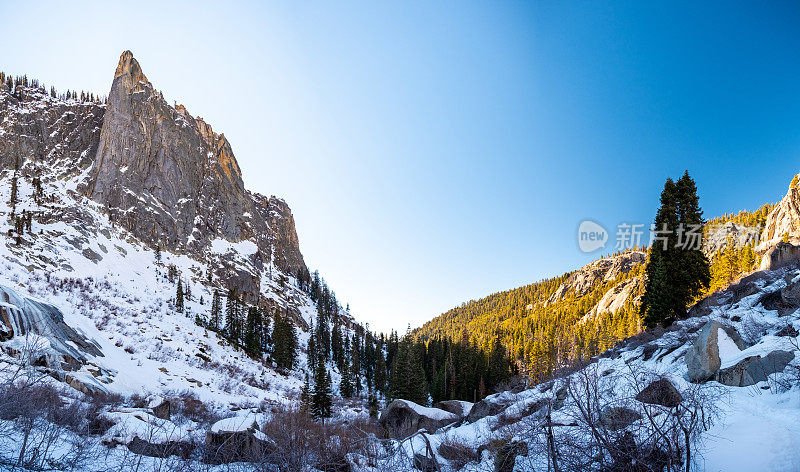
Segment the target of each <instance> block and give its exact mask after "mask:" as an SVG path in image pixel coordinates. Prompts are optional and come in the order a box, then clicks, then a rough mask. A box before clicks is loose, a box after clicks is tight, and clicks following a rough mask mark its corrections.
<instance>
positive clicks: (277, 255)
mask: <svg viewBox="0 0 800 472" xmlns="http://www.w3.org/2000/svg"><path fill="white" fill-rule="evenodd" d="M83 193H84V194H85V195H86V196H88V197H90V198H92V199H93V200H95V201H97V202H99V203H100V204H102V205H103V206H104V207H105V208H106V210H107V212H108V213H109V216H110V217H111V219H112V220H113V221H115V222H118V223H119V224H121V225H122V226H123V227H124V228H126V229H127V230H128V231H130V232H131V233H133V234H134V235H135V236H136V237H138V238H139V239H141V240H142V241H144V242H146V243H147V244H149V245H151V246H160V247H162V248H163V249H167V250H170V251H176V252H186V253H190V254H192V255H194V256H197V257H198V258H200V259H205V258H206V257H212V256H211V254H217V253H215V252H214V251H212V250H211V249H212V247H213V245H212V243H213V242H214V241H215V240H220V239H221V240H224V241H227V242H229V243H238V242H243V241H249V243H248V244H252V243H254V244H255V246H256V247H257V250H255V251H250V252H248V253H247V254H244V255H242V254H239V255H238V256H243V257H244V258H245V259H246V261H239V262H234V261H232V260H220V261H216V263H215V265H216V266H218V268H219V275H220V277H223V278H224V279H225V282H230V283H235V284H236V285H237V286H238V287H239V288H240V290H241V291H243V292H244V293H246V294H250V295H252V296H256V295H257V294H258V290H259V285H260V282H259V278H260V274H261V273H262V269H263V268H264V267H265V266H266V265H267V264H269V263H270V262H274V263H275V265H276V266H277V267H278V268H279V269H281V270H283V271H285V272H287V273H290V274H296V273H297V270H298V269H300V268H304V267H305V265H304V264H303V259H302V256H301V255H300V253H299V248H298V245H297V241H296V238H297V237H296V234H295V233H294V223H293V220H291V219H289V218H283V219H282V220H281V221H280V223H281V224H277V225H271V224H270V218H269V214H267V215H265V214H264V212H263V208H262V205H261V204H259V203H257V202H256V201H255V200H254V199H253V197H252V196H251V194H250V193H249V192H247V190H246V189H245V188H244V182H243V180H242V173H241V170H240V168H239V165H238V163H237V162H236V158H235V156H234V154H233V149H232V147H231V144H230V142H229V141H228V140H227V139H226V138H225V136H224V135H223V134H217V133H216V132H214V130H213V129H212V127H211V125H210V124H208V123H207V122H206V121H205V120H203V119H202V118H200V117H196V118H195V117H193V116H192V115H191V114H190V113H189V111H188V110H187V108H186V107H185V106H183V105H176V106H175V107H172V106H170V105H169V104H168V103H167V102H166V101H165V100H164V98H163V97H162V95H161V94H160V93H158V92H157V91H156V90H155V89H154V88H153V86H152V85H151V84H150V82H148V81H147V78H146V77H145V75H144V73H143V72H142V69H141V67H140V66H139V63H138V62H137V61H136V59H134V58H133V55H132V54H131V53H130V51H126V52H124V53H123V54H122V56H121V58H120V63H119V65H118V66H117V70H116V73H115V76H114V82H113V84H112V87H111V93H110V94H109V97H108V106H107V110H106V113H105V118H104V120H103V126H102V131H101V133H100V143H99V145H98V147H97V154H96V157H95V165H94V168H93V172H92V175H91V176H90V178H89V179H88V182H87V183H86V185H85V188H84V191H83ZM289 214H291V213H289ZM284 223H285V224H291V225H292V227H291V228H285V227H282V226H281V225H282V224H284ZM290 235H291V236H293V237H287V236H290ZM287 244H288V245H287ZM217 255H218V254H217ZM214 257H216V255H215V256H214Z"/></svg>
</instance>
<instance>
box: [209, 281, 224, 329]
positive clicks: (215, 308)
mask: <svg viewBox="0 0 800 472" xmlns="http://www.w3.org/2000/svg"><path fill="white" fill-rule="evenodd" d="M221 314H222V297H220V295H219V290H214V295H213V297H212V298H211V315H210V316H209V320H208V325H209V328H211V329H213V330H215V331H219V321H220V315H221Z"/></svg>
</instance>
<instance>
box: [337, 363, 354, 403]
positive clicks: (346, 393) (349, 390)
mask: <svg viewBox="0 0 800 472" xmlns="http://www.w3.org/2000/svg"><path fill="white" fill-rule="evenodd" d="M340 372H341V374H342V380H341V381H340V382H339V393H340V394H341V395H342V398H350V397H352V396H353V393H354V392H353V391H354V386H353V383H354V382H353V378H352V373H353V372H352V369H351V368H350V367H349V366H346V367H344V368H343V369H342V370H341V371H340Z"/></svg>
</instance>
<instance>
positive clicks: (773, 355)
mask: <svg viewBox="0 0 800 472" xmlns="http://www.w3.org/2000/svg"><path fill="white" fill-rule="evenodd" d="M793 359H794V353H792V352H789V351H772V352H770V353H769V354H767V355H766V356H765V357H761V356H750V357H747V358H745V359H743V360H741V361H739V362H737V363H736V364H735V365H733V366H730V367H727V368H724V369H721V370H720V371H719V372H717V374H716V381H717V382H719V383H721V384H723V385H728V386H731V387H749V386H750V385H755V384H757V383H759V382H763V381H765V380H767V376H769V375H770V374H774V373H776V372H783V369H785V368H786V366H787V365H789V363H790V362H791V361H792V360H793Z"/></svg>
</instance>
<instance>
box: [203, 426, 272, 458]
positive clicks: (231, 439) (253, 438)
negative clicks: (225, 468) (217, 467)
mask: <svg viewBox="0 0 800 472" xmlns="http://www.w3.org/2000/svg"><path fill="white" fill-rule="evenodd" d="M274 451H275V444H274V442H273V441H272V440H271V439H269V438H268V437H267V435H265V434H264V433H262V432H261V431H259V430H258V424H257V423H256V420H255V418H253V417H247V416H237V417H233V418H226V419H224V420H220V421H217V422H216V423H214V425H213V426H212V427H211V430H210V431H209V432H208V433H207V434H206V448H205V453H204V455H203V461H204V462H206V463H208V464H228V463H231V462H260V461H263V460H264V458H265V457H267V456H269V455H270V454H271V453H273V452H274Z"/></svg>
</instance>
